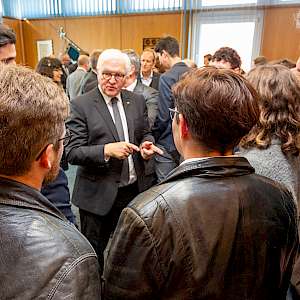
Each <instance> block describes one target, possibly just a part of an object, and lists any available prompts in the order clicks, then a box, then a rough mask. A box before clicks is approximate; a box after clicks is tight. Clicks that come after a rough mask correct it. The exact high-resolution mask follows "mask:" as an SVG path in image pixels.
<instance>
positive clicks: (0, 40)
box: [0, 24, 16, 47]
mask: <svg viewBox="0 0 300 300" xmlns="http://www.w3.org/2000/svg"><path fill="white" fill-rule="evenodd" d="M15 43H16V34H15V32H14V31H13V30H12V29H11V28H9V27H8V26H6V25H4V24H0V47H3V46H5V45H7V44H15Z"/></svg>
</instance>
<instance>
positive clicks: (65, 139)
mask: <svg viewBox="0 0 300 300" xmlns="http://www.w3.org/2000/svg"><path fill="white" fill-rule="evenodd" d="M71 137H72V133H71V131H70V130H69V129H66V133H65V136H64V137H63V138H60V139H58V140H57V142H60V141H63V146H64V147H66V146H68V145H69V143H70V141H71ZM51 144H52V143H49V144H47V145H46V146H45V147H44V148H43V149H42V150H41V151H40V152H39V154H38V155H37V157H36V159H35V161H38V160H39V159H40V158H41V156H42V154H43V153H44V152H45V150H46V149H47V147H48V146H49V145H51Z"/></svg>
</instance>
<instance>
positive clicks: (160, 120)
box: [152, 36, 189, 181]
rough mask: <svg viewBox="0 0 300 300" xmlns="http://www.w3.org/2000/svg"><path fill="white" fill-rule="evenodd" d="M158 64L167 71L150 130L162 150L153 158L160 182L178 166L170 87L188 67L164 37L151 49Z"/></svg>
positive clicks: (172, 41) (175, 44)
mask: <svg viewBox="0 0 300 300" xmlns="http://www.w3.org/2000/svg"><path fill="white" fill-rule="evenodd" d="M155 52H157V53H158V57H159V61H160V63H161V65H162V66H163V67H164V68H165V69H168V71H167V72H166V73H164V74H162V75H161V76H160V80H159V96H160V99H159V102H158V115H157V118H156V121H155V124H154V126H153V128H152V132H153V135H154V137H155V140H156V142H157V144H159V145H160V147H162V148H164V150H163V151H164V156H163V157H161V156H159V155H156V156H155V170H156V175H157V178H158V180H159V181H161V180H163V179H164V178H165V177H166V176H167V175H168V174H169V173H170V172H171V171H172V170H173V169H174V168H175V167H177V166H178V164H179V159H180V156H179V153H178V152H177V150H176V147H175V144H174V140H173V134H172V120H171V118H170V114H169V108H174V100H173V96H172V86H173V85H174V84H175V83H176V82H177V81H178V80H179V79H180V77H181V75H183V74H184V73H185V72H187V71H188V70H189V67H188V66H187V65H186V64H185V63H184V62H183V61H182V60H181V58H180V57H179V44H178V41H177V40H176V39H175V38H173V37H171V36H167V37H164V38H161V39H160V40H159V41H158V43H157V45H156V46H155Z"/></svg>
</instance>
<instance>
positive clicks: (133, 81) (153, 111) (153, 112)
mask: <svg viewBox="0 0 300 300" xmlns="http://www.w3.org/2000/svg"><path fill="white" fill-rule="evenodd" d="M123 53H126V54H127V55H128V57H129V59H130V63H131V71H130V73H129V74H128V75H127V76H126V82H125V86H124V87H125V88H126V90H128V91H131V92H134V93H137V94H139V95H143V97H144V98H145V101H146V106H147V110H148V120H149V125H150V128H152V126H153V124H154V121H155V119H156V116H157V109H158V107H157V106H158V100H159V92H158V91H157V90H155V89H153V88H152V87H150V86H147V85H145V84H143V83H142V82H141V81H139V80H137V79H138V76H139V74H140V69H141V63H140V59H139V57H138V55H137V54H136V53H135V51H134V50H131V49H128V50H123Z"/></svg>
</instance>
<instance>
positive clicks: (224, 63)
mask: <svg viewBox="0 0 300 300" xmlns="http://www.w3.org/2000/svg"><path fill="white" fill-rule="evenodd" d="M209 65H210V66H213V67H216V68H218V69H231V70H233V71H234V72H236V73H240V71H241V65H242V60H241V57H240V56H239V54H238V53H237V51H236V50H234V49H232V48H230V47H222V48H220V49H219V50H217V51H216V52H215V54H214V55H213V57H212V59H211V61H210V63H209Z"/></svg>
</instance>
